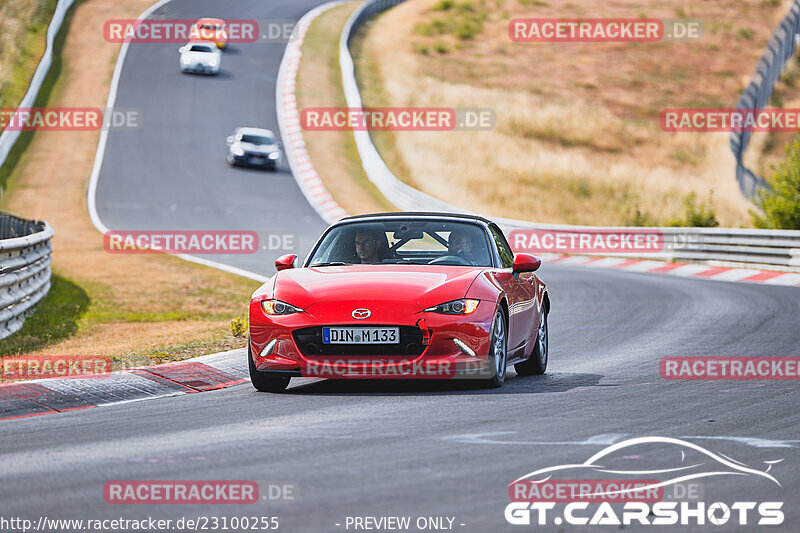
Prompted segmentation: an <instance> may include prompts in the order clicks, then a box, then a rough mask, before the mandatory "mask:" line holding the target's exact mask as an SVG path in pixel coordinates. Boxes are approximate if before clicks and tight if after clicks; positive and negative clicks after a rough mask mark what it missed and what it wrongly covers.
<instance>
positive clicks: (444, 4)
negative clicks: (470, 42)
mask: <svg viewBox="0 0 800 533" xmlns="http://www.w3.org/2000/svg"><path fill="white" fill-rule="evenodd" d="M432 10H433V11H439V12H443V13H444V14H443V15H442V16H441V17H438V18H434V19H432V20H431V21H430V22H427V23H425V22H418V23H417V24H415V25H414V33H417V34H419V35H425V36H427V37H431V36H434V35H453V36H455V37H457V38H458V39H461V40H467V39H472V38H473V37H475V36H476V35H478V34H479V33H480V32H482V31H483V23H484V21H485V20H486V19H487V17H488V14H487V13H486V11H485V10H481V11H478V10H477V9H476V8H475V6H474V5H473V4H472V3H471V2H461V3H458V2H455V1H453V0H440V1H439V2H438V3H437V4H436V5H434V6H433V8H432Z"/></svg>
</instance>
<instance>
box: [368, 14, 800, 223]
mask: <svg viewBox="0 0 800 533" xmlns="http://www.w3.org/2000/svg"><path fill="white" fill-rule="evenodd" d="M436 2H437V0H411V1H409V2H406V3H404V4H401V5H400V6H398V7H396V8H393V9H392V10H390V11H389V12H387V13H386V14H384V15H382V16H381V17H379V18H378V19H377V21H376V22H375V24H374V25H372V27H371V28H370V29H369V31H368V32H367V35H366V37H365V38H364V41H363V45H362V46H360V47H359V48H358V50H359V57H358V60H357V62H358V68H359V77H360V80H359V81H360V85H361V87H362V88H363V93H364V100H365V105H376V106H377V105H398V106H448V107H491V108H493V109H494V110H495V113H496V117H497V125H496V127H495V128H494V129H493V130H491V131H473V132H470V131H463V132H440V133H431V132H399V133H377V134H374V138H375V139H376V144H378V146H379V148H380V149H381V150H382V153H383V154H384V156H385V158H386V159H387V162H388V163H389V165H390V167H391V168H392V169H393V170H394V171H395V173H396V174H397V175H398V176H399V177H401V178H402V179H404V180H406V181H407V182H409V183H411V184H413V185H415V186H417V187H420V188H422V189H423V190H424V191H425V192H428V193H430V194H432V195H434V196H436V197H438V198H441V199H443V200H446V201H448V202H450V203H453V204H456V205H461V206H463V207H465V208H468V209H471V210H475V211H479V212H483V213H487V214H491V215H497V216H506V217H514V218H521V219H527V220H533V221H538V222H551V223H567V224H602V225H614V224H626V223H631V222H632V221H633V218H634V217H633V214H634V213H635V212H636V210H637V208H638V209H639V210H640V211H641V212H643V213H644V214H645V215H646V217H647V218H648V219H649V220H650V221H651V222H652V223H661V224H664V223H667V222H668V221H669V220H671V219H675V218H681V216H682V215H683V209H684V208H683V199H684V198H685V196H686V195H687V194H689V193H690V192H695V193H697V194H698V196H699V197H700V198H709V194H710V191H712V190H713V205H714V208H715V210H716V213H717V218H718V219H719V221H720V223H721V224H722V225H724V226H740V225H744V226H747V225H750V223H751V220H750V217H749V215H748V209H750V208H752V205H751V204H750V203H749V202H748V201H747V200H745V199H744V198H743V197H742V195H741V194H740V192H739V190H738V186H737V184H736V181H735V177H734V161H733V157H732V155H731V154H730V150H729V148H728V134H724V133H713V134H712V133H697V134H686V133H682V134H671V133H664V132H662V131H661V130H660V128H659V125H658V114H659V112H660V110H661V109H663V108H665V107H702V106H705V107H733V106H734V104H735V102H736V100H737V99H738V97H739V94H740V92H741V90H742V89H743V87H744V84H745V83H746V82H747V81H748V79H749V76H750V74H751V73H752V70H753V68H754V65H755V63H756V61H757V59H758V57H759V56H760V55H761V53H762V51H763V47H764V44H765V43H766V41H767V39H768V38H769V37H770V35H771V34H772V31H773V30H774V28H775V26H776V25H777V22H778V21H779V20H780V18H781V17H782V16H783V15H784V14H785V12H786V10H785V9H786V6H785V5H784V6H781V5H775V4H774V3H772V2H761V1H760V0H751V1H740V2H736V3H731V2H727V1H722V0H713V1H709V2H703V3H701V4H687V5H682V4H681V5H680V6H676V5H674V4H670V5H665V4H664V3H663V2H655V1H644V2H642V1H637V2H633V1H629V0H625V1H620V2H615V3H613V4H608V3H599V2H596V1H589V0H585V1H576V2H572V3H570V4H568V5H566V6H565V5H563V4H560V3H555V2H553V3H549V4H548V3H547V2H537V3H535V4H532V5H529V6H522V5H520V3H519V2H516V1H515V2H511V1H509V0H505V1H503V0H500V1H498V2H485V1H484V2H481V1H480V0H474V1H472V2H471V3H472V5H473V6H474V8H475V9H478V10H484V11H485V12H486V14H487V19H486V21H485V23H484V27H483V31H482V32H481V33H479V34H478V35H476V36H475V37H474V38H472V39H469V40H464V41H459V40H457V39H456V38H455V37H452V36H434V37H428V36H424V35H421V34H419V33H417V32H415V25H417V24H418V23H420V22H427V21H430V20H431V19H432V18H434V17H437V16H441V12H438V11H433V10H432V7H433V6H434V5H435V4H436ZM522 16H528V17H581V16H583V17H590V16H591V17H640V16H646V17H651V18H654V17H658V18H678V17H697V18H700V19H702V20H703V22H704V25H705V35H704V38H703V40H702V41H700V42H695V43H655V44H643V43H640V44H597V43H569V44H563V43H546V44H536V45H532V44H519V43H513V42H511V41H510V40H509V39H508V36H507V24H508V21H509V20H510V19H511V18H515V17H522ZM437 43H443V44H444V45H445V46H444V48H447V49H449V51H448V52H447V53H437V52H436V51H435V47H436V44H437Z"/></svg>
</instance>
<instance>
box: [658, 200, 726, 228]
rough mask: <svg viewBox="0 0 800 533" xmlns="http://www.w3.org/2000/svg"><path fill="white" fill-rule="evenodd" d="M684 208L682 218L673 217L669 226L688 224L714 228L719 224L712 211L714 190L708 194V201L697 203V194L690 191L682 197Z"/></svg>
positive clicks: (695, 226)
mask: <svg viewBox="0 0 800 533" xmlns="http://www.w3.org/2000/svg"><path fill="white" fill-rule="evenodd" d="M683 206H684V209H685V212H684V218H683V219H674V220H671V221H670V222H669V225H670V226H689V227H694V228H716V227H717V226H719V221H718V220H717V214H716V212H715V211H714V191H711V192H710V193H709V195H708V201H707V202H702V203H700V204H698V203H697V194H695V193H694V192H690V193H689V194H687V195H686V197H685V198H684V199H683Z"/></svg>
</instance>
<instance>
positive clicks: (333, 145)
mask: <svg viewBox="0 0 800 533" xmlns="http://www.w3.org/2000/svg"><path fill="white" fill-rule="evenodd" d="M357 5H358V3H357V2H350V3H347V4H344V5H342V6H339V7H336V8H334V9H331V10H330V11H327V12H325V13H323V14H322V15H320V16H319V17H317V18H316V19H315V20H314V22H312V24H311V26H310V27H309V29H308V31H307V32H306V36H305V38H304V40H303V47H302V52H303V57H302V61H301V62H300V67H299V70H298V73H297V89H296V95H297V106H298V109H303V108H307V107H344V106H346V102H345V99H344V93H343V92H342V81H341V71H340V70H339V35H340V34H341V32H342V26H344V24H345V22H346V21H347V19H348V17H349V16H350V14H351V13H352V12H353V10H354V9H355V8H356V6H357ZM303 137H304V140H305V142H306V148H307V150H308V154H309V156H310V157H311V160H312V161H313V163H314V166H315V168H316V169H317V172H318V173H319V175H320V178H321V179H322V181H323V183H324V184H325V187H326V188H327V189H328V191H329V192H330V193H331V196H333V198H334V199H335V200H336V201H337V202H338V203H339V205H341V206H342V208H343V209H344V210H345V211H347V212H348V213H349V214H351V215H358V214H362V213H374V212H377V211H393V210H394V209H395V208H394V206H392V205H391V204H390V203H389V202H387V201H386V199H385V198H384V197H383V195H382V194H381V193H380V191H378V190H377V188H376V187H375V186H374V185H373V184H372V183H370V181H369V179H368V178H367V176H366V174H364V170H363V168H362V167H361V160H360V159H359V157H358V151H357V149H356V146H355V142H354V141H353V134H352V133H350V132H346V131H306V132H304V134H303Z"/></svg>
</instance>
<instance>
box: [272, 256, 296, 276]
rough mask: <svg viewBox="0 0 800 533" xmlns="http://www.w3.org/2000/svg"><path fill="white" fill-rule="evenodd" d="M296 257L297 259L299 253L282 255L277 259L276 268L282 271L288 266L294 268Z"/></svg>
mask: <svg viewBox="0 0 800 533" xmlns="http://www.w3.org/2000/svg"><path fill="white" fill-rule="evenodd" d="M295 259H297V255H295V254H286V255H282V256H280V257H279V258H277V259H276V260H275V270H277V271H278V272H280V271H281V270H286V269H287V268H294V260H295Z"/></svg>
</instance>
